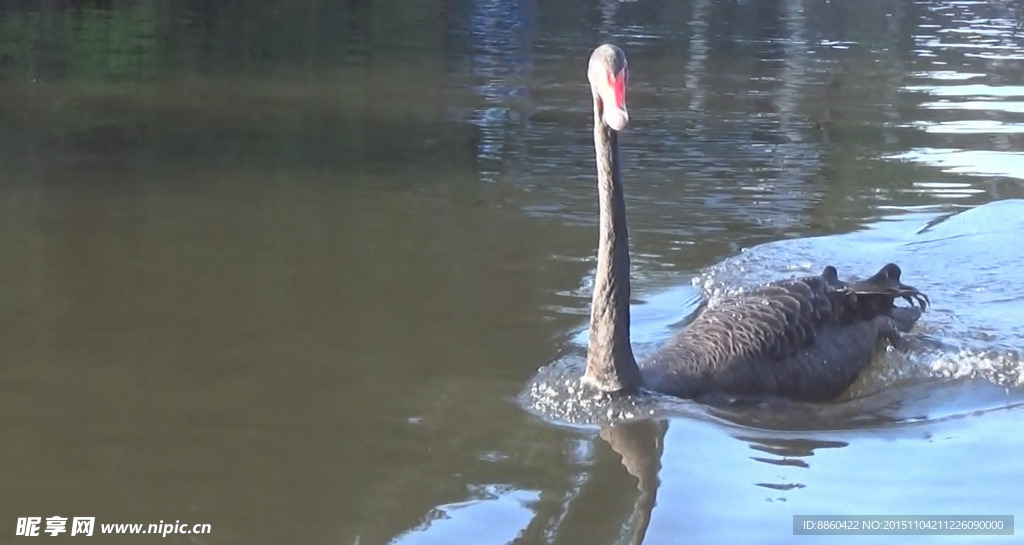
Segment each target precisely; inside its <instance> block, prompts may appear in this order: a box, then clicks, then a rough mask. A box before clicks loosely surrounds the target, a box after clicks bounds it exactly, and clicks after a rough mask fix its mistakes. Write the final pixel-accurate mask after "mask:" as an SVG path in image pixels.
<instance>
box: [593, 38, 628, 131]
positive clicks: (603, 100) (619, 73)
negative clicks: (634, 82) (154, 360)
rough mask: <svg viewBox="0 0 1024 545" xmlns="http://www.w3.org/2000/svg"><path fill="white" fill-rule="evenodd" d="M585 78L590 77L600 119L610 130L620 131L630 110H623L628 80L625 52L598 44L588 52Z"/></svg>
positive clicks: (607, 45)
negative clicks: (592, 51)
mask: <svg viewBox="0 0 1024 545" xmlns="http://www.w3.org/2000/svg"><path fill="white" fill-rule="evenodd" d="M587 79H589V80H590V90H591V92H593V94H594V103H595V104H596V105H597V108H598V111H599V112H600V114H601V119H602V120H603V121H604V123H605V124H606V125H608V126H609V127H611V128H612V129H613V130H616V131H621V130H622V129H623V128H625V127H626V123H629V113H628V112H626V83H627V82H628V81H629V69H628V67H627V66H626V54H625V53H623V52H622V50H621V49H619V48H618V47H617V46H614V45H612V44H604V45H601V46H598V48H597V49H595V50H594V53H593V54H591V55H590V66H589V67H588V69H587Z"/></svg>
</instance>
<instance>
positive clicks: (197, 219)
mask: <svg viewBox="0 0 1024 545" xmlns="http://www.w3.org/2000/svg"><path fill="white" fill-rule="evenodd" d="M1021 15H1022V14H1021V9H1020V7H1019V6H1017V5H1016V4H1014V3H1010V2H987V3H986V2H966V1H965V2H949V1H945V2H944V1H939V0H922V1H918V2H903V1H896V0H891V1H887V0H872V1H865V2H827V1H819V0H807V1H804V2H796V1H778V2H769V1H750V2H720V1H710V0H707V1H699V0H692V1H671V2H669V1H653V0H641V1H638V2H628V3H619V2H612V1H597V0H593V1H587V0H572V1H570V0H556V1H550V2H531V1H521V2H514V1H502V0H491V1H484V0H481V1H476V2H474V1H470V0H459V1H449V2H397V1H392V2H384V1H373V0H366V1H361V2H357V1H352V2H345V3H334V2H319V1H315V0H310V1H307V2H293V3H284V2H279V3H272V2H266V1H252V2H244V3H243V2H198V1H193V2H171V1H162V2H161V1H139V2H127V1H124V2H121V1H96V2H84V1H77V2H71V1H63V2H52V3H46V4H45V7H42V8H41V7H39V5H38V4H37V3H33V2H5V3H2V4H0V207H2V210H0V222H2V225H0V250H2V251H0V256H2V257H0V260H2V263H0V280H2V284H0V285H2V286H3V289H2V290H0V302H2V304H0V324H2V327H0V346H3V347H4V357H3V364H2V365H3V367H2V368H3V372H2V374H0V423H2V426H3V429H4V432H5V441H4V448H3V449H2V450H0V452H2V454H0V461H2V465H3V467H4V468H6V471H5V472H4V476H3V478H2V481H0V483H2V488H3V490H4V491H5V493H4V494H2V498H0V523H2V524H5V525H7V528H8V531H9V532H11V533H9V534H8V535H13V533H14V529H15V525H16V521H17V518H18V517H28V516H40V517H44V518H45V517H51V516H55V515H56V516H62V517H69V518H70V517H75V516H94V517H96V521H97V524H101V523H117V522H120V523H146V524H148V523H155V522H157V521H161V520H163V521H172V520H181V521H182V522H187V523H190V524H192V523H209V524H211V526H212V533H211V534H209V535H171V536H168V537H166V538H162V539H165V540H167V541H168V542H171V543H199V544H206V543H210V544H213V543H254V544H255V543H284V542H305V543H346V544H348V543H352V544H371V543H374V544H375V543H401V544H426V543H461V542H466V543H480V544H487V543H509V542H515V543H523V544H530V543H619V542H630V541H634V542H635V541H638V540H639V539H641V538H642V537H644V536H645V537H646V542H647V543H675V542H691V541H693V542H699V543H737V542H766V543H786V542H800V543H821V542H825V538H823V537H814V536H803V537H794V536H792V535H791V534H792V518H791V517H792V515H794V514H839V515H843V514H859V515H863V514H1014V515H1017V516H1018V518H1020V517H1021V516H1024V499H1022V496H1021V494H1020V486H1019V485H1020V483H1022V482H1024V466H1022V465H1021V463H1020V461H1019V453H1020V452H1021V451H1022V450H1024V434H1021V432H1020V430H1021V429H1022V427H1024V408H1022V404H1024V365H1022V363H1021V360H1020V353H1021V350H1024V322H1022V321H1021V318H1020V316H1021V315H1022V314H1021V313H1022V310H1024V272H1022V270H1024V267H1022V265H1024V250H1022V248H1024V237H1022V233H1024V201H1022V200H1019V199H1022V198H1024V154H1022V153H1021V152H1020V151H1019V150H1020V148H1021V144H1022V140H1021V135H1022V134H1024V83H1022V76H1024V72H1022V69H1021V67H1022V66H1024V64H1022V63H1021V61H1022V60H1024V34H1022V29H1021V25H1020V23H1019V21H1020V18H1021ZM606 40H611V41H614V42H616V43H618V44H620V45H622V46H623V47H624V48H625V49H626V51H627V54H628V55H629V58H630V69H631V79H630V94H629V107H630V113H631V116H632V121H631V124H630V127H629V129H628V131H627V132H626V133H624V134H623V137H622V144H623V159H624V160H625V161H626V167H625V169H624V173H625V176H626V180H627V194H628V197H627V199H628V207H629V213H630V222H631V223H630V228H631V231H630V233H631V237H632V239H631V242H632V248H633V255H634V279H635V280H634V292H635V297H636V305H635V306H634V324H635V326H634V342H635V344H636V347H637V351H638V353H640V354H643V353H646V352H648V351H650V350H651V349H653V348H655V347H656V346H658V344H659V343H660V342H662V341H664V340H665V339H666V338H667V337H668V335H669V332H670V330H671V328H672V326H673V325H674V324H677V323H678V322H679V321H680V320H682V319H683V318H685V317H686V315H687V314H688V313H690V312H691V311H693V310H694V309H695V308H696V305H697V304H698V302H699V300H700V299H701V297H707V296H713V295H715V294H717V293H721V292H728V291H730V290H734V289H737V288H740V287H743V286H747V285H751V284H755V283H757V282H761V281H764V280H768V279H771V278H777V277H780V276H788V275H792V274H796V273H798V272H804V271H808V270H818V269H819V268H820V267H821V266H823V265H824V264H826V263H832V264H835V265H836V266H838V267H839V269H840V271H841V272H843V273H844V274H851V275H865V274H868V273H870V272H872V271H873V270H875V269H876V268H877V267H878V266H880V265H881V264H883V263H885V262H887V261H897V262H899V263H900V264H901V266H902V267H903V270H904V280H905V281H906V282H907V283H910V284H913V285H915V286H917V287H919V288H921V289H922V290H923V291H925V292H927V293H928V294H929V295H930V296H931V299H932V302H933V303H934V308H933V309H932V310H931V311H929V312H928V313H927V314H926V315H925V317H924V319H923V320H922V322H921V324H920V326H919V328H918V330H917V334H918V337H919V339H920V340H921V342H920V343H919V345H918V347H917V348H916V349H915V350H913V351H911V352H910V353H909V354H905V355H904V354H887V355H886V356H885V357H884V358H882V360H881V361H880V362H879V363H878V364H877V365H876V366H875V367H873V368H872V369H871V370H870V371H869V372H868V373H867V374H866V376H865V377H864V378H863V380H862V381H861V382H860V383H859V384H857V385H856V386H855V387H854V388H853V390H852V391H851V393H850V394H849V395H847V396H846V398H845V399H844V400H841V401H839V402H837V403H834V404H829V405H825V406H798V405H790V404H784V403H780V404H778V405H777V406H766V407H758V408H747V409H735V410H728V411H726V410H713V409H709V408H706V407H702V406H700V405H697V404H694V403H691V402H687V401H673V400H646V401H636V402H635V403H634V404H631V405H629V406H616V407H605V406H600V405H599V404H596V403H594V402H593V401H591V400H587V399H584V398H580V397H579V396H578V395H577V394H573V393H571V392H570V391H569V390H570V389H571V388H572V385H573V384H574V379H575V377H576V376H578V375H579V371H580V362H581V357H582V354H583V347H584V343H583V341H584V339H583V337H582V335H584V332H583V326H584V322H585V319H586V315H587V312H588V305H589V282H590V277H591V274H592V267H593V258H594V254H595V248H596V222H595V219H596V199H595V195H594V168H593V151H592V144H591V141H590V138H591V132H590V125H589V124H590V119H589V118H590V103H589V100H590V97H589V93H588V90H587V86H586V80H585V65H586V59H587V56H588V55H589V52H590V50H591V49H592V48H593V47H594V46H595V45H597V44H599V43H601V42H603V41H606ZM1014 199H1018V200H1014ZM538 370H539V371H538ZM609 411H610V412H611V413H613V415H614V414H617V413H629V414H630V415H632V416H641V415H646V416H647V417H648V418H646V419H641V420H639V421H638V422H635V423H632V424H622V423H620V424H618V425H616V426H612V427H604V428H600V427H598V426H594V425H589V424H582V423H578V422H580V421H582V420H586V419H588V418H593V417H596V416H603V415H606V414H607V412H609ZM44 525H45V524H44ZM98 531H99V530H98V528H97V532H98ZM67 539H71V538H67ZM74 539H78V538H77V536H76V538H74ZM82 539H95V540H100V541H102V542H125V543H139V542H143V541H150V540H153V539H158V538H156V537H155V536H135V537H121V538H114V537H112V536H103V537H93V538H82ZM902 539H905V538H899V537H888V538H886V537H860V538H848V539H847V541H859V542H865V543H866V542H869V540H870V542H871V543H875V542H879V541H881V542H891V543H895V542H902ZM920 539H927V540H929V542H930V543H931V542H934V543H940V542H941V543H945V542H964V541H966V540H967V539H970V538H955V537H929V538H920ZM975 539H981V538H975ZM897 540H900V541H897Z"/></svg>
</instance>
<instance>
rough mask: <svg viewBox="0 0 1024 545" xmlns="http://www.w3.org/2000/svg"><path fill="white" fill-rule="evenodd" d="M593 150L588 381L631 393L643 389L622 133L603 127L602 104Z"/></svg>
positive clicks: (596, 116)
mask: <svg viewBox="0 0 1024 545" xmlns="http://www.w3.org/2000/svg"><path fill="white" fill-rule="evenodd" d="M594 148H595V150H596V152H597V189H598V194H599V205H600V215H601V221H600V223H601V225H600V240H599V243H598V249H597V274H596V276H595V278H594V299H593V302H592V303H591V307H590V345H589V347H588V351H587V372H586V375H584V378H583V380H584V382H587V383H589V384H592V385H593V386H595V387H597V388H599V389H601V390H604V391H620V390H625V391H632V390H635V389H636V388H637V386H638V385H639V384H640V369H639V368H638V367H637V364H636V359H635V358H634V357H633V349H632V348H631V347H630V345H629V233H628V232H627V231H626V202H625V200H624V199H623V196H622V180H621V178H620V177H619V142H618V133H617V132H616V131H613V130H612V129H611V128H610V127H608V125H606V124H605V123H604V121H603V119H602V117H601V112H600V105H599V104H597V103H595V107H594Z"/></svg>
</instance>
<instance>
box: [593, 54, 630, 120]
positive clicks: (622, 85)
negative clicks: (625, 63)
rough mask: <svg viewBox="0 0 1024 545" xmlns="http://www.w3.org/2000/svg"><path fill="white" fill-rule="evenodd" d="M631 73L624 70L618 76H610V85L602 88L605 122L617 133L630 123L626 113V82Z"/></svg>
mask: <svg viewBox="0 0 1024 545" xmlns="http://www.w3.org/2000/svg"><path fill="white" fill-rule="evenodd" d="M628 79H629V72H628V71H627V70H626V69H625V68H623V69H622V71H620V72H619V73H618V74H616V75H612V74H611V73H609V74H608V85H607V86H602V88H601V92H600V95H601V104H602V108H603V111H604V122H605V123H606V124H608V126H609V127H611V128H612V129H614V130H616V131H621V130H622V129H623V128H624V127H625V126H626V123H629V113H628V112H627V111H626V80H628Z"/></svg>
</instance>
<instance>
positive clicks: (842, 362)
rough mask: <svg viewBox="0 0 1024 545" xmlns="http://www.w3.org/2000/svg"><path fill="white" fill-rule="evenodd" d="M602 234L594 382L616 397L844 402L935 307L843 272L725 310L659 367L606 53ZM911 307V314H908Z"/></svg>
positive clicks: (766, 288) (593, 79)
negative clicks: (632, 276)
mask: <svg viewBox="0 0 1024 545" xmlns="http://www.w3.org/2000/svg"><path fill="white" fill-rule="evenodd" d="M588 78H589V80H590V84H591V90H592V93H593V98H594V147H595V151H596V155H597V174H598V197H599V207H600V216H601V217H600V236H599V240H598V264H597V271H596V274H595V279H594V294H593V301H592V304H591V316H590V338H589V345H588V350H587V370H586V373H585V375H584V377H583V382H584V383H585V384H589V385H591V386H593V387H595V388H597V389H599V390H602V391H607V392H626V393H631V392H635V391H637V390H638V389H639V388H645V389H648V390H653V391H657V392H661V393H665V394H670V395H675V396H679V397H687V398H702V397H707V396H712V395H721V394H726V395H733V396H784V397H788V398H791V399H795V400H802V401H827V400H829V399H833V398H835V397H836V396H838V395H839V394H841V393H842V392H843V391H844V390H846V389H847V388H848V387H849V386H850V384H852V383H853V381H854V380H855V379H856V378H857V376H858V375H859V374H860V372H861V371H862V370H863V369H864V368H865V367H867V365H868V364H869V363H870V362H871V360H872V358H873V356H874V354H875V352H876V351H877V350H878V349H879V348H881V347H882V346H884V343H885V342H887V341H888V342H890V343H892V344H894V345H897V346H899V345H901V344H902V343H903V339H902V337H901V332H906V331H909V330H910V329H911V328H912V327H913V325H914V323H915V322H916V321H917V319H918V318H919V317H920V316H921V313H922V312H923V311H924V310H925V309H926V308H927V306H928V304H929V302H928V298H927V296H926V295H924V294H923V293H921V292H919V291H918V290H917V289H915V288H914V287H912V286H908V285H905V284H903V283H901V282H900V274H901V271H900V268H899V267H898V266H896V265H895V264H892V263H890V264H888V265H885V266H884V267H882V268H881V270H879V271H878V273H877V274H875V275H874V276H872V277H870V278H868V279H866V280H863V281H860V282H850V281H843V280H840V279H839V276H838V272H837V270H836V269H835V267H831V266H829V267H826V268H825V269H824V271H823V272H822V273H821V274H820V275H817V276H806V277H800V278H792V279H788V280H782V281H777V282H772V283H769V284H765V285H763V286H761V287H759V288H756V289H753V290H751V291H748V292H745V293H742V294H739V295H736V296H733V297H730V298H725V299H722V300H719V301H714V302H712V304H709V305H707V306H705V308H703V309H702V310H701V311H700V312H699V313H698V314H697V315H696V317H694V319H693V320H692V321H691V322H690V324H689V325H688V326H687V327H686V328H684V329H683V330H682V331H680V332H679V333H678V334H677V335H676V336H675V337H674V338H673V339H672V340H671V341H670V342H669V343H668V344H667V345H666V346H665V347H664V348H662V349H661V350H660V351H659V352H657V353H656V354H654V356H652V357H651V358H650V359H649V360H648V361H646V362H644V363H643V364H642V365H638V364H637V362H636V359H635V358H634V356H633V351H632V348H631V346H630V343H629V296H630V282H629V243H628V238H629V237H628V232H627V229H626V211H625V201H624V199H623V193H622V181H621V174H620V170H619V156H618V133H619V131H621V130H622V129H623V128H624V127H625V126H626V124H627V123H628V121H629V115H628V113H627V111H626V106H625V91H626V82H627V80H628V69H627V63H626V57H625V54H624V53H623V52H622V50H621V49H619V48H618V47H616V46H614V45H610V44H605V45H602V46H600V47H598V48H597V49H595V50H594V53H593V54H592V55H591V58H590V66H589V69H588ZM896 299H904V300H906V301H907V302H909V303H910V306H909V307H897V306H896V305H895V301H896Z"/></svg>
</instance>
